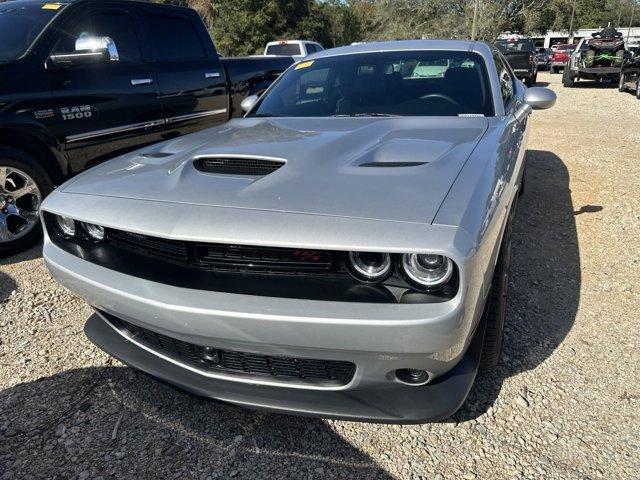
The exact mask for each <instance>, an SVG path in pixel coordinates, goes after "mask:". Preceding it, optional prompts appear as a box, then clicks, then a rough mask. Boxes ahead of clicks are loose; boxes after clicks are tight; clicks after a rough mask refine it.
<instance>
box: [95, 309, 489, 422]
mask: <svg viewBox="0 0 640 480" xmlns="http://www.w3.org/2000/svg"><path fill="white" fill-rule="evenodd" d="M85 333H86V335H87V337H89V339H90V340H91V341H92V342H93V343H95V344H96V345H97V346H99V347H100V348H101V349H103V350H104V351H105V352H107V353H108V354H110V355H112V356H113V357H115V358H117V359H119V360H121V361H122V362H123V363H125V364H127V365H129V366H131V367H133V368H136V369H138V370H141V371H143V372H145V373H147V374H149V375H151V376H153V377H156V378H158V379H159V380H161V381H163V382H166V383H169V384H171V385H174V386H176V387H178V388H180V389H182V390H185V391H187V392H189V393H192V394H194V395H197V396H199V397H204V398H211V399H215V400H219V401H223V402H226V403H230V404H234V405H238V406H242V407H246V408H252V409H259V410H267V411H271V412H276V413H287V414H294V415H303V416H313V417H322V418H336V419H342V420H357V421H370V422H388V423H424V422H429V421H438V420H442V419H445V418H447V417H449V416H451V415H452V414H453V413H455V411H456V410H458V409H459V408H460V407H461V406H462V404H463V403H464V401H465V399H466V397H467V395H468V393H469V390H470V389H471V386H472V385H473V382H474V380H475V376H476V373H477V369H478V359H479V353H480V349H481V347H482V340H483V336H484V325H483V324H480V325H479V326H478V329H477V331H476V333H475V335H474V337H473V341H472V343H471V345H470V347H469V349H468V350H467V352H466V353H465V355H464V356H463V357H462V359H461V360H460V362H458V364H457V365H456V366H455V367H454V368H453V370H451V371H449V372H448V373H447V374H445V375H443V376H441V377H440V378H438V379H436V380H434V381H433V382H431V383H430V384H428V385H426V386H421V387H410V386H406V385H403V384H400V383H394V382H387V383H380V384H378V385H375V386H370V387H366V388H352V389H349V390H346V391H318V390H306V389H289V388H282V387H277V386H268V385H258V384H245V383H235V382H228V381H225V380H218V379H212V378H206V377H203V376H202V375H199V374H198V373H195V372H193V371H190V370H185V369H184V368H181V367H180V366H178V365H176V364H174V363H171V362H169V361H167V360H164V359H160V358H158V357H157V356H156V355H154V354H153V353H150V352H148V351H146V350H144V349H142V348H139V347H138V346H136V345H135V344H134V343H133V342H130V341H128V340H127V339H126V338H125V337H124V336H122V335H121V334H120V333H118V332H117V331H116V330H115V329H114V328H113V327H112V326H111V325H110V324H109V323H108V322H107V321H105V319H104V318H102V317H101V316H100V315H98V314H94V315H92V316H91V317H90V318H89V320H88V321H87V323H86V325H85Z"/></svg>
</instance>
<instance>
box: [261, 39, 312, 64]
mask: <svg viewBox="0 0 640 480" xmlns="http://www.w3.org/2000/svg"><path fill="white" fill-rule="evenodd" d="M322 50H324V47H323V46H322V45H320V44H319V43H318V42H312V41H310V40H278V41H276V42H269V43H267V46H266V47H265V49H264V54H265V55H285V56H287V57H293V58H294V59H295V60H300V59H302V58H304V57H306V56H307V55H311V54H312V53H316V52H321V51H322Z"/></svg>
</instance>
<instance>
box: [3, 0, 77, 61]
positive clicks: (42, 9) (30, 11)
mask: <svg viewBox="0 0 640 480" xmlns="http://www.w3.org/2000/svg"><path fill="white" fill-rule="evenodd" d="M63 7H64V5H60V4H57V3H28V4H25V3H22V2H16V3H14V2H8V3H0V61H5V62H6V61H8V60H15V59H17V58H20V57H21V56H22V55H24V54H25V52H26V51H27V49H28V48H29V46H30V45H31V44H32V43H33V41H34V40H35V39H36V37H37V36H38V34H39V33H40V31H41V30H42V29H43V27H44V26H45V25H46V24H47V23H49V21H50V20H51V19H52V18H53V17H54V16H55V15H56V13H58V12H59V11H60V9H61V8H63Z"/></svg>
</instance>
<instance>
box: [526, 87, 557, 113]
mask: <svg viewBox="0 0 640 480" xmlns="http://www.w3.org/2000/svg"><path fill="white" fill-rule="evenodd" d="M556 98H557V97H556V94H555V92H553V90H549V89H548V88H544V87H529V88H527V89H526V90H525V92H524V103H526V104H527V105H529V106H530V107H531V108H532V109H534V110H544V109H546V108H551V107H553V106H554V105H555V103H556Z"/></svg>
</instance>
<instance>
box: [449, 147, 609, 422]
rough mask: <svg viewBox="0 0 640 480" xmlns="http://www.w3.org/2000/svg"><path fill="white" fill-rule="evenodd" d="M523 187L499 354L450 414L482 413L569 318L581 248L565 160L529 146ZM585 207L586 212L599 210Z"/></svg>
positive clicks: (544, 353) (539, 358)
mask: <svg viewBox="0 0 640 480" xmlns="http://www.w3.org/2000/svg"><path fill="white" fill-rule="evenodd" d="M524 188H525V190H524V194H523V195H522V196H521V197H520V198H519V200H518V207H517V212H516V219H515V225H514V231H513V245H512V260H511V273H510V281H509V295H508V305H507V321H506V325H505V337H504V343H503V355H502V360H501V363H500V365H499V366H498V367H497V368H496V369H493V370H488V371H481V372H480V373H479V375H478V378H477V379H476V383H475V385H474V386H473V387H472V389H471V392H470V394H469V397H468V398H467V401H466V403H465V404H464V405H463V407H462V408H461V409H460V410H459V411H458V412H457V413H456V414H455V415H454V416H453V417H452V420H454V421H464V420H469V419H473V418H477V417H478V416H480V415H482V414H483V413H485V412H486V411H487V409H488V408H489V407H491V405H493V403H494V402H495V400H496V398H497V397H498V394H499V393H500V388H501V387H502V384H503V382H504V380H505V379H507V378H509V377H511V376H513V375H517V374H519V373H521V372H525V371H528V370H532V369H534V368H536V367H537V366H538V365H540V364H541V363H542V362H544V361H545V360H546V359H547V357H549V356H550V355H551V354H552V353H553V352H554V351H555V349H556V348H558V346H559V345H560V343H561V342H562V341H563V340H564V338H565V337H566V336H567V334H568V333H569V330H571V327H572V326H573V322H574V320H575V316H576V312H577V310H578V302H579V300H580V251H579V247H578V235H577V230H576V224H575V214H576V213H575V212H574V208H573V204H572V201H571V190H570V189H569V173H568V171H567V168H566V166H565V165H564V163H563V162H562V160H561V159H560V158H559V157H558V156H556V155H555V154H554V153H552V152H545V151H538V150H530V151H528V152H527V171H526V178H525V187H524ZM587 207H589V208H585V207H583V208H585V209H584V210H583V211H584V212H585V213H586V212H590V211H600V210H602V207H598V206H587ZM578 211H580V210H578ZM531 389H532V390H535V385H532V386H531Z"/></svg>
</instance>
